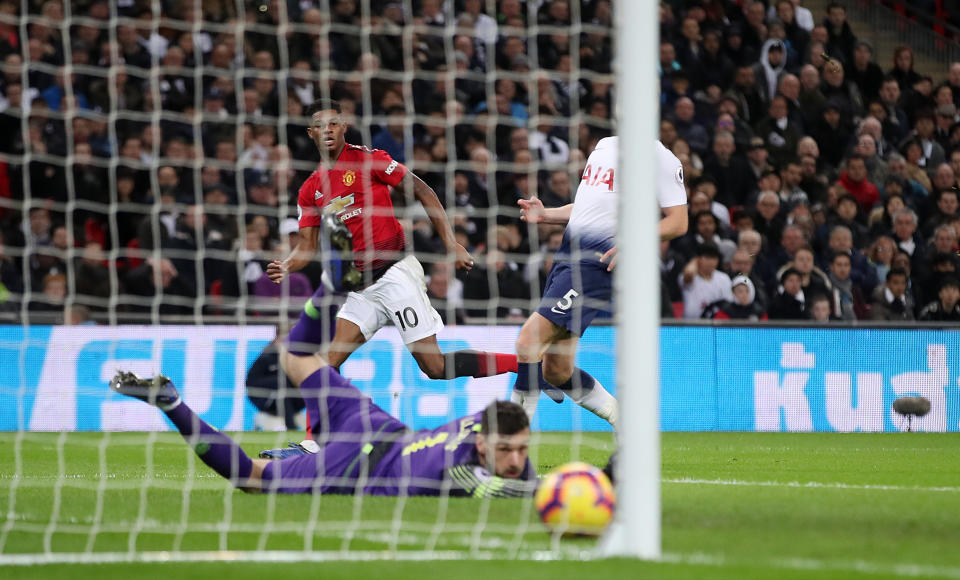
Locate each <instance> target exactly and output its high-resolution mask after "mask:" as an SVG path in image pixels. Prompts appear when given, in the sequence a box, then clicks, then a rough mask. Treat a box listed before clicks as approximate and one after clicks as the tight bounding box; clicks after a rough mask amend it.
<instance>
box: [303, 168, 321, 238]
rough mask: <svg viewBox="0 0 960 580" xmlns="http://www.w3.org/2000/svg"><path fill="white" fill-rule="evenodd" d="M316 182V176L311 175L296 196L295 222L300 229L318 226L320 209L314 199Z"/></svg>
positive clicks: (316, 189)
mask: <svg viewBox="0 0 960 580" xmlns="http://www.w3.org/2000/svg"><path fill="white" fill-rule="evenodd" d="M316 181H317V180H316V176H315V175H313V174H311V175H310V177H308V178H307V180H306V181H304V182H303V185H301V186H300V193H299V194H297V222H298V223H299V224H300V228H301V229H303V228H309V227H318V226H319V225H320V220H321V215H320V207H319V206H318V205H317V202H318V201H319V200H318V199H317V197H316V194H317V192H319V189H318V188H317V186H316Z"/></svg>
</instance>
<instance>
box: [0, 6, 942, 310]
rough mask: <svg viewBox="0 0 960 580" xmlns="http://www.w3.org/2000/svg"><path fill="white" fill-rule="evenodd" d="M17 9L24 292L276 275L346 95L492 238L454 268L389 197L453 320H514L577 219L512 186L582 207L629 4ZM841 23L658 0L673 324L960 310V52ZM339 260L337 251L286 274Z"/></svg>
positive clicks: (3, 200) (262, 285) (791, 10)
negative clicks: (887, 61) (472, 262)
mask: <svg viewBox="0 0 960 580" xmlns="http://www.w3.org/2000/svg"><path fill="white" fill-rule="evenodd" d="M621 1H623V0H621ZM24 4H25V5H26V6H27V7H28V10H29V12H28V14H20V8H21V3H20V2H14V1H12V0H0V61H2V71H0V135H2V138H0V155H2V156H0V310H6V311H9V312H26V313H32V312H44V311H46V312H50V311H62V310H63V307H64V303H65V301H66V302H67V303H70V304H77V305H82V306H84V307H85V308H89V309H90V310H93V311H105V310H107V309H112V310H115V311H130V312H137V311H151V310H156V311H159V312H160V313H187V314H190V313H201V312H202V313H213V314H216V313H227V314H229V313H231V312H234V310H233V309H232V308H233V306H232V305H233V304H234V303H235V300H236V299H237V298H248V297H263V298H275V297H276V296H278V294H279V291H280V288H279V287H278V286H275V285H273V284H271V283H270V282H269V280H267V279H266V277H265V275H264V272H265V267H266V264H267V263H268V262H269V261H270V260H273V259H276V258H277V257H279V256H281V255H283V254H284V253H286V252H287V251H288V250H289V247H290V246H292V245H294V244H296V241H297V236H298V233H297V222H296V219H295V217H294V216H296V213H297V212H296V197H297V196H296V194H297V190H298V188H299V186H300V184H301V183H302V182H303V181H304V179H305V178H306V177H307V176H308V175H309V174H310V172H311V171H312V169H313V167H314V166H315V165H316V163H317V162H318V161H319V155H318V153H317V151H316V147H315V145H314V143H313V142H312V141H311V140H310V138H309V137H308V136H307V134H306V126H307V120H306V119H305V118H303V117H302V115H301V113H302V111H303V109H304V108H305V107H306V106H307V105H308V104H310V103H311V102H312V101H313V100H315V99H316V98H319V97H326V96H329V97H332V98H334V99H337V100H339V101H340V103H341V105H342V107H343V109H344V116H345V117H346V120H347V121H348V122H349V123H350V124H351V129H350V131H349V132H348V136H347V140H348V141H349V142H351V143H357V144H366V145H369V146H371V147H375V148H379V149H383V150H385V151H387V152H388V153H389V154H390V155H391V156H392V157H393V158H394V159H396V160H398V161H400V162H402V163H404V164H406V165H407V166H409V167H410V168H411V169H412V170H414V171H415V172H416V173H417V174H418V175H419V176H421V177H422V178H423V179H424V180H425V181H426V182H427V183H428V184H429V185H430V186H431V187H433V188H434V190H435V191H436V192H437V193H438V195H439V197H440V199H441V201H442V202H443V203H444V205H445V206H446V208H447V211H448V214H449V215H451V217H452V219H453V221H454V223H455V226H456V227H455V232H456V234H457V237H458V241H460V242H461V243H463V244H464V246H465V247H467V248H468V249H469V250H470V251H471V252H472V253H473V254H474V256H475V257H478V258H479V259H478V267H477V268H474V269H473V270H472V271H470V272H457V273H455V272H453V270H452V268H451V267H450V264H449V263H448V262H446V261H445V258H444V256H443V255H442V252H441V249H442V246H441V245H439V244H438V240H437V237H436V236H435V234H434V232H433V231H432V227H431V224H430V222H429V220H427V219H426V216H425V215H423V214H422V213H421V214H417V213H416V212H413V211H409V212H408V211H406V210H405V209H403V206H405V205H406V201H407V200H405V199H403V196H402V194H400V195H398V199H397V200H396V204H397V206H398V209H397V211H398V213H399V214H400V215H403V216H404V220H405V222H406V225H408V231H409V234H410V235H409V237H410V240H411V244H410V245H411V246H412V248H413V250H415V251H417V252H419V253H420V256H421V257H422V261H424V263H425V264H426V265H427V266H428V274H429V277H428V291H429V293H430V295H431V296H432V297H433V298H435V299H436V300H437V301H438V302H437V304H438V309H439V310H440V311H441V314H442V315H444V316H445V318H446V319H447V322H448V323H453V322H462V321H464V320H466V319H467V318H468V317H470V316H497V317H507V318H511V317H512V318H514V319H522V318H523V317H524V316H525V315H526V314H527V313H529V311H530V310H531V308H535V306H536V304H537V299H538V297H539V293H540V290H541V289H542V287H543V283H544V281H545V279H546V274H547V272H548V271H549V268H550V265H551V263H552V253H553V251H554V250H556V249H557V248H558V247H559V245H560V241H561V239H562V228H558V227H557V226H546V225H541V226H539V227H537V226H529V225H528V224H526V223H524V222H522V221H520V219H519V211H518V209H517V204H516V201H517V200H518V199H521V198H528V197H530V196H532V195H537V196H539V197H540V198H541V199H542V200H543V201H544V204H545V205H546V206H548V207H557V206H561V205H564V204H566V203H569V202H570V201H571V200H572V198H573V194H574V193H575V191H576V187H577V183H578V181H579V176H580V174H581V173H582V171H583V167H584V164H585V159H586V156H587V155H588V154H589V152H590V151H591V150H592V149H593V147H594V145H595V144H596V142H597V141H598V140H599V139H600V138H602V137H605V136H608V135H610V134H611V132H612V124H611V114H612V111H613V95H614V90H615V89H614V85H613V82H612V81H613V76H612V70H611V65H612V61H613V42H612V41H613V38H612V36H613V30H612V22H611V18H612V10H613V7H612V5H611V4H612V2H611V0H583V1H581V2H569V1H568V0H527V1H522V0H497V1H495V2H493V1H490V2H488V1H487V0H409V1H406V2H393V1H386V0H369V2H367V1H364V0H329V1H328V0H299V1H293V0H291V1H285V2H268V1H266V0H263V1H261V2H246V3H243V6H244V7H245V12H243V13H237V12H236V9H237V3H236V2H233V1H232V0H202V1H200V0H198V1H197V2H194V1H190V0H184V1H174V0H165V1H162V2H159V3H151V2H145V1H142V0H127V1H123V2H117V3H110V2H107V1H106V0H77V1H75V2H71V3H70V5H69V6H68V7H67V8H66V9H65V7H64V5H63V3H61V2H60V1H59V0H46V1H44V2H40V1H36V0H29V1H28V2H25V3H24ZM155 7H159V8H160V9H161V10H162V12H160V13H156V14H155V13H154V12H153V10H154V9H155ZM846 16H847V15H846V10H845V7H844V6H843V5H842V4H840V3H831V4H829V6H828V9H827V10H826V13H824V14H812V13H811V12H810V11H809V10H807V9H806V8H804V7H803V5H802V1H801V0H771V1H769V2H763V1H751V0H743V1H742V2H740V1H733V0H674V1H670V2H662V3H661V5H660V19H661V22H660V24H661V26H660V32H661V42H660V46H659V63H658V64H659V74H660V84H661V119H662V120H661V124H660V136H661V140H662V141H663V143H664V145H665V146H667V147H668V148H669V149H670V150H671V151H673V152H674V153H675V154H676V155H677V156H678V157H679V158H680V160H681V161H682V162H683V166H684V175H685V184H686V186H687V188H688V191H689V203H688V207H689V210H690V215H691V220H690V231H689V232H688V234H687V235H685V236H683V237H681V238H679V239H677V240H674V242H672V243H670V244H663V245H662V247H661V273H662V279H661V294H662V296H663V304H664V313H663V314H664V316H665V317H674V316H677V317H683V318H701V317H713V318H732V319H752V320H756V319H767V318H770V319H814V320H817V321H821V322H826V321H828V320H854V319H868V318H873V319H881V320H893V321H909V320H913V319H915V318H917V319H922V320H941V321H942V320H960V286H958V283H957V280H956V278H955V276H956V275H957V269H958V263H957V262H958V258H957V248H958V232H960V211H958V207H960V203H958V188H957V185H958V178H960V113H958V107H960V63H954V64H952V65H951V66H950V68H949V70H947V71H944V74H943V77H942V78H936V79H932V78H929V77H926V76H923V75H920V74H918V73H917V72H915V71H914V70H913V55H912V52H911V50H910V48H909V47H906V46H904V47H900V48H899V49H898V50H897V51H896V54H895V58H894V62H893V63H891V68H889V69H887V70H884V68H881V65H880V64H878V63H876V62H874V59H873V50H872V47H871V45H870V44H869V43H868V42H865V41H861V40H858V38H857V36H856V34H855V32H854V31H853V30H852V29H851V27H850V25H849V23H848V22H847V20H846ZM24 156H26V157H24ZM412 205H415V204H412ZM156 249H159V251H155V250H156ZM319 283H320V268H319V266H318V267H317V268H313V269H308V270H306V271H305V272H303V273H302V274H297V275H294V276H292V277H291V282H290V286H289V288H288V291H289V292H290V293H291V294H292V295H294V296H304V297H306V296H309V295H310V294H311V293H312V291H313V289H314V288H316V287H317V285H318V284H319ZM25 292H26V293H27V294H26V295H25ZM24 300H27V304H26V305H24V304H23V301H24ZM241 303H244V302H241Z"/></svg>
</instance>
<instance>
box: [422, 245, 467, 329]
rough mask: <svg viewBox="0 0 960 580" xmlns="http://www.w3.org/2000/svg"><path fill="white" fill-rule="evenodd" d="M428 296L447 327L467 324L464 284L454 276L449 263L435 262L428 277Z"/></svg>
mask: <svg viewBox="0 0 960 580" xmlns="http://www.w3.org/2000/svg"><path fill="white" fill-rule="evenodd" d="M427 296H429V297H430V302H432V303H433V307H434V308H435V309H436V310H437V312H439V313H440V318H441V319H443V323H444V324H445V325H457V324H465V323H466V312H465V311H464V309H463V282H461V281H460V280H458V279H457V278H456V276H455V275H454V272H453V268H452V267H451V265H450V263H449V262H446V261H443V262H435V263H434V264H433V265H432V266H431V267H430V275H429V276H427Z"/></svg>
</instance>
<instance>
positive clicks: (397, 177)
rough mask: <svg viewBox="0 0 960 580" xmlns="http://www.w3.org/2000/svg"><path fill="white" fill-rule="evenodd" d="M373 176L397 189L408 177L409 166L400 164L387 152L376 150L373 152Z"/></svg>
mask: <svg viewBox="0 0 960 580" xmlns="http://www.w3.org/2000/svg"><path fill="white" fill-rule="evenodd" d="M371 171H372V172H373V176H374V177H375V178H376V179H377V180H378V181H381V182H383V183H386V184H387V185H389V186H390V187H396V186H397V185H399V184H400V182H401V181H403V178H404V177H406V176H407V171H408V169H407V166H406V165H404V164H403V163H400V162H399V161H397V160H396V159H394V158H393V157H390V154H389V153H387V152H386V151H382V150H380V149H376V150H374V152H373V167H372V168H371Z"/></svg>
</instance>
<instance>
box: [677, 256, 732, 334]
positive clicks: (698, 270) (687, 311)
mask: <svg viewBox="0 0 960 580" xmlns="http://www.w3.org/2000/svg"><path fill="white" fill-rule="evenodd" d="M719 264H720V251H719V250H718V249H717V247H716V246H714V245H713V244H710V243H706V244H702V245H701V246H700V247H699V248H697V256H696V257H695V258H694V259H692V260H690V262H688V263H687V265H686V266H685V267H684V268H683V272H682V273H681V274H680V276H679V278H678V281H679V284H680V288H681V290H682V291H683V317H684V318H700V315H701V314H703V309H704V308H706V307H707V305H709V304H712V303H713V302H716V301H717V300H722V299H727V300H732V299H733V293H732V292H731V291H730V277H729V276H727V275H726V273H724V272H722V271H720V270H717V266H718V265H719Z"/></svg>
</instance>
